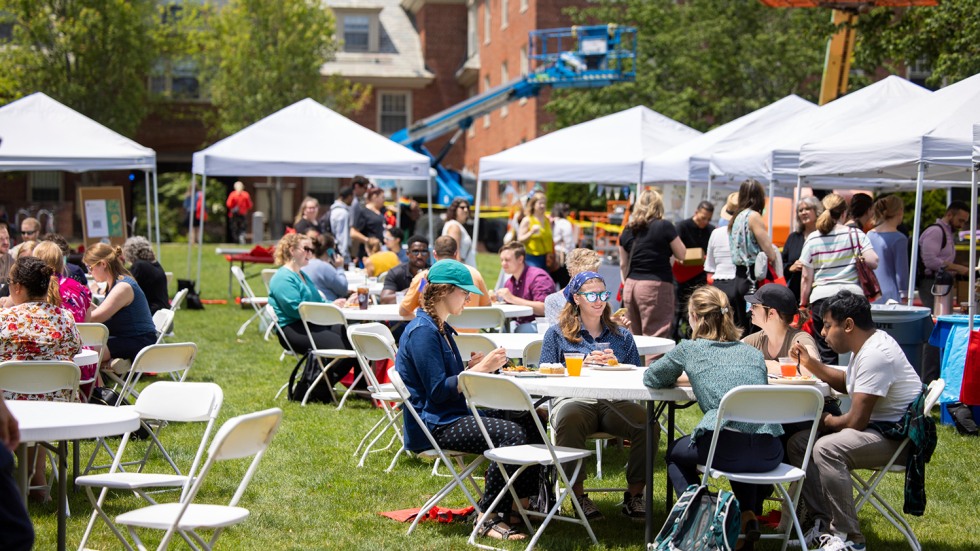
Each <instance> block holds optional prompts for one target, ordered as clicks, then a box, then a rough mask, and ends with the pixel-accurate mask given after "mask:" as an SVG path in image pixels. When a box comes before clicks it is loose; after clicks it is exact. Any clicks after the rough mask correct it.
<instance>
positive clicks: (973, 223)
mask: <svg viewBox="0 0 980 551" xmlns="http://www.w3.org/2000/svg"><path fill="white" fill-rule="evenodd" d="M974 139H976V137H975V138H974ZM978 170H980V162H977V163H974V164H973V177H972V179H973V181H972V182H971V184H972V185H971V186H970V207H971V208H970V265H969V268H970V292H969V293H968V295H969V297H970V305H969V308H968V309H967V313H968V314H969V316H970V320H969V322H968V324H969V328H970V332H969V333H967V334H968V335H971V334H973V316H974V315H975V314H976V309H977V308H976V304H977V287H976V285H977V270H976V265H977V207H976V205H977V171H978Z"/></svg>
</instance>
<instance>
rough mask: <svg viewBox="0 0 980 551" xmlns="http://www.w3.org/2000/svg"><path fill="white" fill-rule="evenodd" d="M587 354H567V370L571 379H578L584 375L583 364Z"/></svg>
mask: <svg viewBox="0 0 980 551" xmlns="http://www.w3.org/2000/svg"><path fill="white" fill-rule="evenodd" d="M584 360H585V354H579V353H576V352H569V353H567V354H565V369H567V370H568V375H569V377H578V376H580V375H581V374H582V362H583V361H584Z"/></svg>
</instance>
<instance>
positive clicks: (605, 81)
mask: <svg viewBox="0 0 980 551" xmlns="http://www.w3.org/2000/svg"><path fill="white" fill-rule="evenodd" d="M528 42H529V48H528V59H529V61H530V62H531V63H532V70H531V72H530V73H529V74H527V75H524V76H522V77H520V78H517V79H515V80H512V81H511V82H508V83H507V84H503V85H501V86H497V87H496V88H492V89H490V90H487V91H486V92H483V93H482V94H478V95H476V96H473V97H471V98H469V99H467V100H466V101H464V102H461V103H458V104H456V105H454V106H452V107H450V108H448V109H445V110H443V111H440V112H439V113H436V114H435V115H432V116H430V117H427V118H425V119H422V120H420V121H418V122H417V123H415V124H413V125H412V126H410V127H408V128H403V129H402V130H399V131H398V132H395V133H394V134H392V136H391V139H392V140H394V141H396V142H398V143H400V144H402V145H404V146H406V147H408V148H410V149H412V150H413V151H417V152H419V153H421V154H423V155H426V156H427V157H429V159H431V165H432V168H433V169H435V172H436V175H435V180H436V183H437V185H438V198H437V201H438V203H440V204H443V205H448V204H449V203H450V202H452V200H453V199H454V198H456V197H465V198H467V199H468V200H470V201H472V200H473V196H472V195H471V194H469V193H467V192H466V190H465V189H464V188H463V181H462V176H461V175H460V174H459V173H458V172H456V171H454V170H450V169H447V168H445V167H443V166H442V165H441V164H440V162H441V161H442V159H443V158H445V156H446V154H447V153H449V150H450V149H451V148H452V146H453V145H455V143H456V141H457V140H459V138H460V136H462V135H463V132H465V131H466V130H467V129H468V128H469V127H470V125H472V124H473V121H474V120H475V119H477V118H478V117H480V116H482V115H486V114H488V113H491V112H493V111H495V110H497V109H499V108H501V107H503V106H505V105H507V104H509V103H511V102H513V101H517V100H519V99H521V98H529V97H534V96H537V95H538V93H539V92H540V91H541V89H542V88H544V87H545V86H550V87H553V88H599V87H602V86H608V85H610V84H615V83H617V82H632V81H634V80H635V79H636V29H635V28H634V27H620V26H618V25H615V24H610V25H591V26H580V27H570V28H562V29H545V30H539V31H531V32H530V33H528ZM454 131H455V134H454V135H453V137H452V138H450V140H449V142H448V143H446V145H445V146H444V147H443V148H442V150H441V151H440V152H439V153H438V154H437V155H433V154H432V153H430V152H429V150H428V149H427V148H426V147H425V144H426V143H427V142H429V141H432V140H434V139H436V138H439V137H441V136H444V135H446V134H448V133H450V132H454Z"/></svg>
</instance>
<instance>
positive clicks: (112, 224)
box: [78, 186, 126, 248]
mask: <svg viewBox="0 0 980 551" xmlns="http://www.w3.org/2000/svg"><path fill="white" fill-rule="evenodd" d="M78 204H79V205H81V207H82V209H81V210H82V240H83V241H84V242H85V247H86V248H88V247H90V246H91V245H93V244H94V243H100V242H102V243H109V244H111V245H118V246H120V247H121V246H122V244H123V243H124V242H125V241H126V202H125V201H124V199H123V188H121V187H119V186H107V187H82V188H78Z"/></svg>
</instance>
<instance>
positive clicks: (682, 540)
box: [653, 484, 741, 551]
mask: <svg viewBox="0 0 980 551" xmlns="http://www.w3.org/2000/svg"><path fill="white" fill-rule="evenodd" d="M740 521H741V511H740V510H739V507H738V500H737V499H735V496H734V495H733V494H732V493H731V492H728V491H726V490H721V491H720V492H718V493H717V494H715V493H713V492H711V491H710V490H708V487H707V486H705V485H700V486H699V485H695V484H692V485H690V486H688V487H687V490H685V491H684V493H683V494H681V497H680V498H678V500H677V503H675V504H674V508H673V509H671V511H670V514H669V515H667V522H665V523H664V527H663V528H661V529H660V533H659V534H657V539H656V540H654V547H653V549H656V550H657V551H732V550H733V549H735V543H736V542H737V541H738V533H739V530H740V524H741V522H740Z"/></svg>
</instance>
